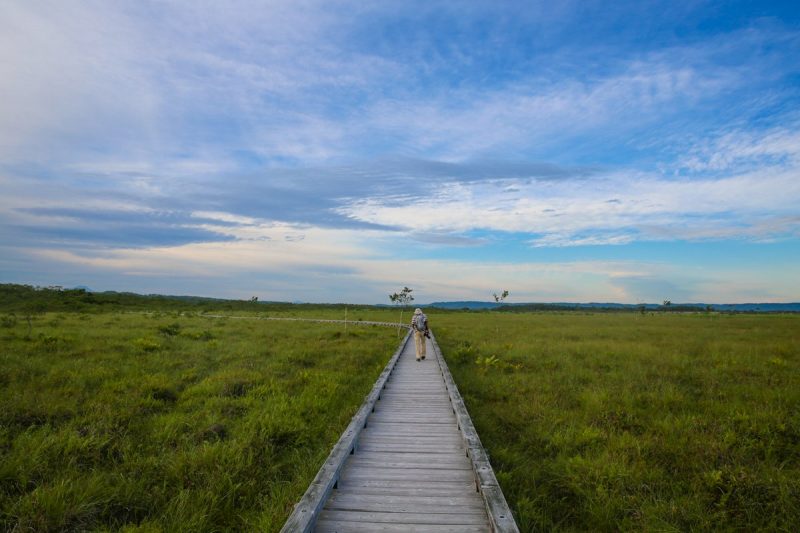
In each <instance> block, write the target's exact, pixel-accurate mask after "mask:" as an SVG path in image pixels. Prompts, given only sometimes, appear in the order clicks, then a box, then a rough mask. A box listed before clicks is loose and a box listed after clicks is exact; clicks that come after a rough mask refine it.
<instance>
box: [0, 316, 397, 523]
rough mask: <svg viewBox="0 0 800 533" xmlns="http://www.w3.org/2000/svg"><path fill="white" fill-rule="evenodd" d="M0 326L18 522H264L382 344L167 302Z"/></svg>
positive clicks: (354, 393)
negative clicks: (191, 310) (146, 309)
mask: <svg viewBox="0 0 800 533" xmlns="http://www.w3.org/2000/svg"><path fill="white" fill-rule="evenodd" d="M0 326H2V327H0V359H1V360H2V364H0V391H2V392H0V529H2V530H19V531H63V530H96V529H100V530H125V531H134V530H138V531H151V530H181V531H229V530H262V531H276V530H278V529H279V528H280V526H281V525H282V523H283V521H284V520H285V519H286V517H287V516H288V514H289V512H290V511H291V508H292V505H293V503H294V502H296V501H297V500H298V499H299V498H300V496H301V495H302V494H303V492H304V491H305V489H306V487H307V485H308V483H309V482H310V481H311V480H312V479H313V477H314V475H315V474H316V471H317V469H318V468H319V466H320V464H321V463H322V462H323V461H324V459H325V457H326V456H327V454H328V452H329V450H330V448H331V446H332V445H333V443H334V442H335V441H336V440H337V438H338V436H339V434H340V433H341V431H342V429H343V428H344V427H345V426H346V425H347V423H348V422H349V419H350V417H351V416H352V415H353V413H354V412H355V410H356V409H357V408H358V406H359V405H360V404H361V402H362V400H363V396H364V395H365V394H366V393H367V392H368V391H369V389H370V386H371V385H372V383H373V382H374V380H375V379H376V377H377V376H378V374H379V373H380V371H381V369H382V368H383V366H384V365H385V364H386V361H387V360H388V357H389V355H390V354H391V353H392V351H393V350H394V348H395V346H396V343H397V339H396V335H395V332H394V330H392V329H390V328H367V327H361V328H349V329H348V332H347V333H345V332H344V331H343V328H342V326H340V325H326V324H305V323H304V324H302V325H300V324H293V323H282V322H266V321H242V320H239V321H236V320H226V319H211V318H204V317H200V316H183V315H179V314H176V313H169V314H161V313H156V314H153V315H141V314H121V313H100V314H91V315H79V314H68V313H64V314H53V313H49V314H46V315H43V316H38V317H37V318H36V319H35V323H34V327H33V333H32V334H31V335H30V336H28V327H27V325H26V324H25V323H24V322H22V321H17V322H15V321H14V320H13V319H8V320H5V321H4V322H3V324H2V325H0Z"/></svg>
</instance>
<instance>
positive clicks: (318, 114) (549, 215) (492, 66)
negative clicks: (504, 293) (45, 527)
mask: <svg viewBox="0 0 800 533" xmlns="http://www.w3.org/2000/svg"><path fill="white" fill-rule="evenodd" d="M798 57H800V7H798V6H797V4H796V2H768V1H767V2H764V1H761V2H743V1H742V2H739V1H672V2H648V1H636V2H624V1H622V2H599V1H598V2H593V1H590V0H582V1H567V2H538V1H528V2H468V3H464V2H449V1H448V2H436V1H425V2H415V1H408V2H350V1H336V0H327V1H324V2H321V1H320V2H317V1H305V0H294V1H285V2H284V1H270V2H250V1H231V2H222V3H221V2H207V1H197V0H195V1H191V2H190V1H177V0H176V1H172V2H155V1H152V2H151V1H136V2H122V1H91V0H88V1H70V0H66V1H63V0H62V1H52V2H47V1H43V2H28V1H23V0H19V1H17V0H10V1H6V2H3V3H2V4H0V281H3V282H15V283H30V284H38V285H53V284H57V285H65V286H74V285H87V286H89V287H91V288H93V289H95V290H130V291H136V292H145V293H150V292H158V293H170V294H196V295H205V296H218V297H233V298H249V297H250V296H253V295H256V296H259V298H261V299H264V300H290V301H310V302H353V303H388V297H387V295H388V294H389V293H392V292H395V291H396V290H398V289H399V288H401V287H403V286H405V285H408V286H410V287H413V288H414V289H415V294H416V295H417V301H420V302H430V301H436V300H456V299H457V300H461V299H478V300H486V299H489V298H490V297H491V294H492V293H493V292H499V291H500V290H502V289H508V290H509V291H510V292H511V297H510V299H509V301H616V302H629V303H637V302H661V301H662V300H665V299H669V300H672V301H673V302H679V301H680V302H687V301H697V302H700V301H703V302H713V303H730V302H743V301H760V302H781V301H798V300H800V275H798V272H800V269H798V266H797V265H798V264H800V207H798V206H800V111H799V110H800V61H798V60H797V58H798Z"/></svg>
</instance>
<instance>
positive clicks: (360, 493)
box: [281, 334, 519, 533]
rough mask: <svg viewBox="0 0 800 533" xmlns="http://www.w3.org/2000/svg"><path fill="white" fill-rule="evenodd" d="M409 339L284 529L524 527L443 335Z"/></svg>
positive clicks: (339, 532)
mask: <svg viewBox="0 0 800 533" xmlns="http://www.w3.org/2000/svg"><path fill="white" fill-rule="evenodd" d="M427 347H428V351H427V358H426V360H424V361H421V362H416V360H415V357H414V356H415V354H414V341H413V338H411V336H410V334H409V335H407V336H406V338H405V339H404V341H403V342H402V343H401V345H400V347H399V348H398V350H397V352H395V354H394V356H393V357H392V359H391V360H390V362H389V363H388V364H387V366H386V368H385V369H384V371H383V373H382V374H381V376H380V377H379V378H378V380H377V382H376V383H375V386H374V387H373V390H372V392H371V393H370V394H369V395H368V396H367V397H366V399H365V401H364V404H362V406H361V408H360V409H359V411H358V413H356V415H355V416H354V417H353V419H352V421H351V423H350V425H349V426H348V427H347V429H345V431H344V432H343V433H342V436H341V438H340V439H339V442H337V443H336V445H335V446H334V448H333V450H332V451H331V454H330V455H329V457H328V459H327V461H326V462H325V463H324V464H323V465H322V467H321V468H320V470H319V472H318V473H317V476H316V478H315V479H314V481H313V482H312V483H311V485H310V486H309V488H308V490H307V491H306V493H305V495H304V496H303V498H302V500H301V501H300V502H298V504H297V505H296V506H295V509H294V511H293V513H292V515H291V516H290V517H289V519H288V520H287V522H286V524H285V525H284V527H283V529H282V530H281V531H282V532H283V533H288V532H302V533H306V532H310V531H317V532H320V533H334V532H335V533H365V532H381V531H383V532H412V533H423V532H430V533H477V532H495V533H506V532H507V533H519V529H518V528H517V525H516V523H515V522H514V519H513V517H512V516H511V512H510V510H509V509H508V505H507V504H506V501H505V498H504V497H503V493H502V491H501V490H500V487H499V485H498V484H497V479H496V478H495V476H494V472H493V470H492V468H491V465H490V464H489V461H488V457H487V456H486V452H485V451H484V449H483V446H482V445H481V443H480V439H479V438H478V435H477V433H476V432H475V428H474V427H473V426H472V421H471V420H470V418H469V414H468V413H467V411H466V407H465V406H464V402H463V400H462V399H461V396H460V395H459V393H458V389H457V387H456V385H455V383H454V382H453V379H452V376H451V375H450V371H449V370H448V369H447V364H446V363H445V362H444V360H443V359H442V357H441V353H440V351H439V348H438V345H437V344H436V341H435V339H433V340H428V341H427Z"/></svg>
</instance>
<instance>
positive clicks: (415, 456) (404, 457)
mask: <svg viewBox="0 0 800 533" xmlns="http://www.w3.org/2000/svg"><path fill="white" fill-rule="evenodd" d="M350 461H401V462H402V461H417V462H425V463H437V464H459V465H460V464H466V465H469V464H470V463H469V459H468V458H467V457H466V454H458V455H452V454H448V455H447V456H441V455H440V454H435V455H432V454H427V453H417V452H385V451H365V450H359V451H358V452H357V453H356V454H355V455H353V456H352V457H351V458H350ZM471 467H472V466H471V465H470V468H471Z"/></svg>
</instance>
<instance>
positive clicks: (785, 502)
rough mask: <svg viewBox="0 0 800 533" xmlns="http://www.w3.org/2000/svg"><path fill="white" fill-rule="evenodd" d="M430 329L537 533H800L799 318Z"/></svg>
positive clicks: (600, 320) (568, 318)
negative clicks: (712, 532) (539, 532)
mask: <svg viewBox="0 0 800 533" xmlns="http://www.w3.org/2000/svg"><path fill="white" fill-rule="evenodd" d="M429 316H430V321H431V325H432V327H433V328H434V330H435V331H436V333H437V339H438V341H439V343H440V346H441V348H442V350H443V352H444V354H445V357H446V359H447V361H448V364H449V365H450V368H451V371H452V372H453V374H454V377H455V379H456V382H457V383H458V386H459V389H460V391H461V393H462V394H463V396H464V398H465V401H466V403H467V407H468V409H469V411H470V414H471V416H472V418H473V420H474V422H475V425H476V427H477V429H478V432H479V434H480V436H481V439H482V441H483V443H484V445H485V446H486V448H487V450H488V451H489V454H490V457H491V461H492V464H493V466H494V467H495V469H496V471H497V476H498V479H499V481H500V483H501V485H502V487H503V490H504V493H505V495H506V498H507V499H508V501H509V504H510V505H511V507H512V509H513V511H514V514H515V516H516V518H517V521H518V524H519V525H520V528H521V529H522V530H523V531H532V530H534V529H538V530H544V531H550V530H559V531H619V530H644V531H689V530H696V531H705V530H738V531H755V530H769V531H797V530H798V528H800V317H798V316H765V315H760V316H754V315H740V316H721V315H714V314H711V315H702V314H688V315H663V314H662V315H645V316H639V315H634V314H578V313H564V314H544V313H543V314H533V313H529V314H522V315H508V314H500V313H478V314H474V313H471V314H448V313H442V314H439V315H437V314H435V313H433V312H432V313H430V314H429Z"/></svg>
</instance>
